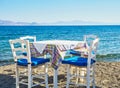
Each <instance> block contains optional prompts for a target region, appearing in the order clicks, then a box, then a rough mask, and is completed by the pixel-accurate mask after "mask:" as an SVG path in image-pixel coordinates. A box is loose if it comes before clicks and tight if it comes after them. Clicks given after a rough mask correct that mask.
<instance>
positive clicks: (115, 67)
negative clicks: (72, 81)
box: [0, 62, 120, 88]
mask: <svg viewBox="0 0 120 88" xmlns="http://www.w3.org/2000/svg"><path fill="white" fill-rule="evenodd" d="M41 70H42V69H40V70H38V71H37V72H39V71H41ZM65 71H66V69H65V65H61V66H60V69H59V76H58V82H59V84H60V85H59V86H60V88H64V85H65V83H66V72H65ZM48 74H49V85H50V86H52V85H53V77H52V76H53V69H52V68H51V67H50V66H49V72H48ZM9 80H11V81H9ZM95 80H96V88H119V87H120V62H97V63H96V65H95ZM0 86H1V88H15V66H14V64H10V65H5V66H0ZM22 86H23V87H21V88H24V87H25V86H24V85H22ZM35 88H44V87H42V86H38V87H35ZM70 88H73V87H70ZM79 88H84V87H79Z"/></svg>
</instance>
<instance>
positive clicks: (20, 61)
mask: <svg viewBox="0 0 120 88" xmlns="http://www.w3.org/2000/svg"><path fill="white" fill-rule="evenodd" d="M49 61H50V60H49V59H44V58H34V57H32V58H31V62H32V64H31V65H32V66H37V65H40V64H44V63H46V62H49ZM17 64H18V65H20V66H27V65H28V61H27V59H18V61H17Z"/></svg>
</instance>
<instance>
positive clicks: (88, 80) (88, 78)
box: [87, 67, 90, 88]
mask: <svg viewBox="0 0 120 88" xmlns="http://www.w3.org/2000/svg"><path fill="white" fill-rule="evenodd" d="M87 88H90V67H87Z"/></svg>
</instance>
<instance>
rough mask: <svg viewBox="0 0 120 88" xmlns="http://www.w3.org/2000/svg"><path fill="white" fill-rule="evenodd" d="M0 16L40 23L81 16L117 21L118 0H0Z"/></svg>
mask: <svg viewBox="0 0 120 88" xmlns="http://www.w3.org/2000/svg"><path fill="white" fill-rule="evenodd" d="M0 19H2V20H11V21H22V22H39V23H51V22H58V21H73V20H80V21H90V22H103V23H104V22H105V23H106V22H107V23H113V24H115V23H117V24H120V0H0Z"/></svg>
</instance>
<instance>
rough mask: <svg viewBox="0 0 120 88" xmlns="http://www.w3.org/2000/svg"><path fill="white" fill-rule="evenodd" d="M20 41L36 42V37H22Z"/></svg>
mask: <svg viewBox="0 0 120 88" xmlns="http://www.w3.org/2000/svg"><path fill="white" fill-rule="evenodd" d="M20 39H22V40H33V42H36V36H24V37H20Z"/></svg>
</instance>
